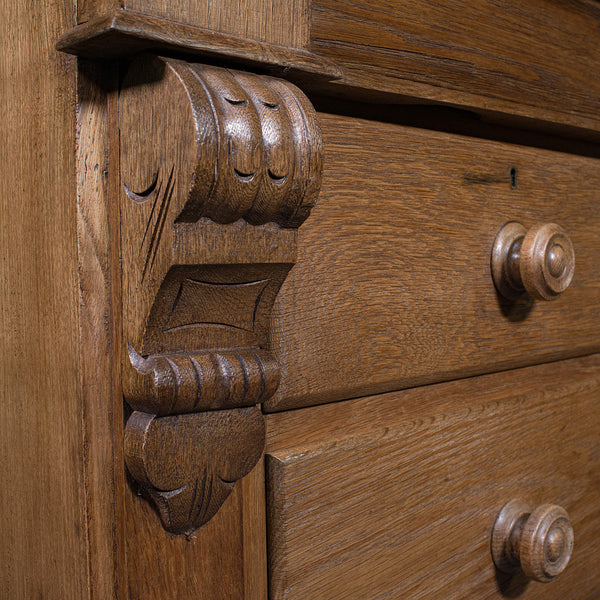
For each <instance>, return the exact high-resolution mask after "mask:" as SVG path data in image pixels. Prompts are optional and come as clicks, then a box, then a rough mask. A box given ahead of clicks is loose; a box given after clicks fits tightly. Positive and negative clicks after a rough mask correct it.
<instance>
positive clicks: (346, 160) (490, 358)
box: [264, 114, 600, 411]
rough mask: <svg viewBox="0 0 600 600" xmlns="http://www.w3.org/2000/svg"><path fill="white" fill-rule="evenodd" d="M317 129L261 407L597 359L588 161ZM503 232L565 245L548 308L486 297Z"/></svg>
mask: <svg viewBox="0 0 600 600" xmlns="http://www.w3.org/2000/svg"><path fill="white" fill-rule="evenodd" d="M320 117H321V118H320V121H321V126H322V130H323V140H324V148H325V157H324V162H325V171H324V174H323V185H322V188H321V194H320V198H319V202H318V204H317V206H316V207H315V208H314V209H313V211H312V213H311V216H310V218H309V219H308V220H307V221H306V223H305V224H304V225H303V227H302V228H301V229H300V230H299V233H298V235H299V238H298V248H299V250H298V252H299V255H298V261H297V264H296V265H295V266H294V268H293V269H292V271H291V272H290V275H289V276H288V278H287V279H286V282H285V283H284V285H283V286H282V289H281V291H280V293H279V295H278V297H277V300H276V302H275V305H274V309H273V317H272V319H273V324H272V327H271V330H270V332H271V333H270V335H271V349H272V351H273V353H274V354H275V356H276V358H277V360H278V362H279V364H280V367H281V383H280V386H279V389H278V391H277V392H276V394H275V395H274V396H273V398H271V399H270V400H269V401H267V402H266V403H265V405H264V407H265V408H266V410H268V411H273V410H282V409H287V408H292V407H298V406H306V405H310V404H317V403H321V402H328V401H334V400H341V399H345V398H349V397H358V396H361V395H368V394H374V393H380V392H386V391H391V390H394V389H399V388H402V387H409V386H413V385H421V384H425V383H430V382H433V381H440V380H449V379H453V378H456V377H461V376H467V375H474V374H478V373H484V372H491V371H497V370H501V369H508V368H513V367H516V366H523V365H528V364H535V363H538V362H541V361H548V360H556V359H558V358H561V357H567V356H575V355H581V354H585V353H590V352H593V351H597V350H598V349H600V321H599V320H598V316H597V302H598V297H599V295H600V271H599V270H598V268H597V265H598V264H599V262H600V235H599V233H600V208H599V206H600V205H599V204H598V198H599V192H598V190H599V189H600V172H599V171H598V164H597V161H596V160H595V159H591V158H584V157H578V156H574V155H569V154H562V153H559V152H550V151H545V150H538V149H534V148H526V147H521V146H517V145H509V144H503V143H495V142H490V141H484V140H475V139H472V138H467V137H461V136H458V135H450V134H445V133H436V132H429V131H425V130H420V129H416V128H410V127H402V126H398V125H394V124H390V123H383V122H377V121H367V120H361V119H353V118H350V117H337V116H334V115H326V114H321V115H320ZM511 169H514V170H513V171H511ZM511 173H512V175H511ZM511 220H516V221H520V222H521V223H523V224H524V225H525V227H527V228H529V227H531V226H533V225H534V224H536V223H539V222H554V223H558V224H559V225H560V226H561V227H562V228H563V229H564V230H565V231H566V232H567V234H568V235H569V236H570V237H571V240H572V242H573V245H574V248H575V256H576V261H575V264H576V267H575V275H574V278H573V280H572V282H571V284H570V286H569V288H568V289H567V291H565V292H564V294H563V295H562V296H561V297H560V298H558V299H557V300H555V301H553V302H534V301H533V300H531V299H528V298H527V296H525V297H522V298H520V299H518V300H516V301H505V300H503V299H501V298H500V297H499V295H498V294H497V293H496V290H495V287H494V283H493V280H492V276H491V272H490V255H491V250H492V245H493V242H494V238H495V236H496V233H497V232H498V230H499V229H500V228H501V227H502V226H503V225H504V224H505V223H506V222H507V221H511Z"/></svg>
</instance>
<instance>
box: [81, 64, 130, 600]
mask: <svg viewBox="0 0 600 600" xmlns="http://www.w3.org/2000/svg"><path fill="white" fill-rule="evenodd" d="M116 75H117V73H116V71H115V70H114V69H113V68H111V66H108V65H97V64H94V63H92V62H91V61H86V60H85V59H82V60H80V61H79V64H78V69H77V144H76V148H73V149H72V151H74V150H76V159H77V163H76V164H77V246H78V248H77V249H78V264H77V272H78V276H79V282H78V283H79V286H78V293H79V348H78V352H79V357H80V364H81V367H80V378H81V402H82V413H83V414H82V416H83V424H84V431H83V435H84V438H83V442H82V443H83V445H84V448H85V454H84V458H85V462H84V466H85V470H84V472H85V483H84V490H85V507H86V514H87V537H88V544H89V559H88V562H89V580H88V586H89V593H90V595H91V597H92V598H112V597H115V598H120V596H119V595H118V582H119V581H120V582H123V581H124V579H125V577H124V574H125V569H124V561H123V559H124V556H125V552H124V535H123V531H122V523H123V518H122V508H123V493H124V490H125V486H124V477H123V476H122V471H123V467H122V465H123V450H122V444H121V443H120V440H121V438H122V435H123V434H122V430H123V415H122V412H123V399H122V392H121V388H120V381H119V377H118V375H117V374H118V373H119V370H120V364H119V355H118V352H115V349H118V348H119V347H120V338H119V337H118V332H119V331H120V325H119V313H118V311H116V310H115V309H114V307H116V306H119V304H120V302H119V291H120V273H119V271H118V261H117V257H118V254H119V252H118V230H117V231H114V230H112V231H111V228H110V227H109V225H110V224H111V222H113V223H114V222H115V221H117V219H116V218H115V215H113V214H111V213H112V212H114V209H115V206H114V204H116V203H114V202H113V203H111V202H110V200H111V197H112V198H113V199H114V198H115V196H114V194H112V196H111V194H110V192H109V178H108V173H109V171H110V169H111V164H110V159H109V156H110V153H109V148H110V143H109V138H108V135H109V126H108V113H109V110H108V103H109V97H113V98H114V95H115V93H114V88H115V87H116V82H115V79H116ZM111 236H112V239H111ZM115 282H116V283H115Z"/></svg>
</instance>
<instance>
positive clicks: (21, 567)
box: [0, 0, 90, 600]
mask: <svg viewBox="0 0 600 600" xmlns="http://www.w3.org/2000/svg"><path fill="white" fill-rule="evenodd" d="M0 6H1V9H0V11H1V12H2V22H1V23H0V50H1V55H0V94H1V96H2V118H1V119H0V134H1V137H2V144H1V146H0V177H1V180H2V189H1V192H0V212H1V215H2V217H1V226H0V245H1V249H2V251H1V253H0V399H1V403H2V414H1V416H0V561H1V564H2V567H1V568H0V596H2V597H3V598H7V599H8V598H10V599H11V600H13V599H14V600H21V599H23V600H24V599H26V598H42V597H43V598H44V599H45V600H65V599H67V598H68V599H69V600H71V599H73V600H75V599H77V600H81V599H87V598H89V597H90V596H89V591H88V577H89V571H88V561H89V559H90V554H89V553H88V541H87V529H88V523H87V516H86V505H85V502H86V497H85V492H84V489H85V488H84V486H85V480H86V475H85V455H84V447H83V444H82V441H83V439H84V424H83V413H82V389H81V380H80V377H79V375H80V371H79V368H80V360H81V359H80V357H79V343H78V337H79V331H78V330H79V323H78V290H77V287H78V286H77V180H76V175H75V173H76V157H75V141H76V118H77V115H76V110H75V100H76V61H75V60H74V59H73V58H72V57H67V56H66V55H61V54H59V53H56V51H55V50H54V42H55V40H56V39H57V37H58V35H60V33H61V32H63V31H65V29H68V28H69V27H72V26H73V24H74V22H75V5H74V3H73V2H69V1H64V2H58V3H36V4H32V3H30V2H25V1H22V0H17V1H12V0H4V1H3V2H1V3H0Z"/></svg>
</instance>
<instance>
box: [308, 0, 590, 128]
mask: <svg viewBox="0 0 600 600" xmlns="http://www.w3.org/2000/svg"><path fill="white" fill-rule="evenodd" d="M599 18H600V6H599V5H598V3H597V2H593V1H585V0H583V1H575V0H570V1H568V2H564V1H558V0H533V1H530V2H526V3H524V2H519V1H518V0H471V1H469V2H455V1H454V0H443V1H441V2H435V3H432V2H426V1H423V0H409V1H407V2H402V3H398V2H396V1H394V0H376V1H374V2H355V1H353V0H314V2H313V3H312V21H311V23H312V24H311V49H312V50H313V52H315V53H316V54H320V55H322V56H325V57H327V58H330V59H331V60H333V61H334V62H336V63H338V64H339V65H340V66H341V67H342V68H343V70H344V78H343V80H342V81H341V82H340V83H341V84H342V85H343V86H344V87H345V88H347V91H348V92H351V91H352V90H354V91H358V90H360V89H362V90H365V89H368V90H373V91H380V92H390V93H392V94H396V95H399V96H404V97H412V98H421V99H423V100H426V101H427V100H429V101H435V102H438V101H439V102H444V103H449V104H454V105H462V106H465V107H472V108H475V109H477V110H491V111H498V112H500V113H507V114H514V115H519V116H522V117H530V118H535V119H540V120H543V121H546V122H548V123H562V124H565V125H566V124H568V125H572V126H577V127H584V128H589V129H593V130H595V131H598V129H599V128H600V121H599V120H598V107H599V104H598V98H599V96H600V94H599V92H600V78H599V77H598V61H599V60H600V51H599V48H600V35H599V30H598V19H599ZM413 102H414V100H413Z"/></svg>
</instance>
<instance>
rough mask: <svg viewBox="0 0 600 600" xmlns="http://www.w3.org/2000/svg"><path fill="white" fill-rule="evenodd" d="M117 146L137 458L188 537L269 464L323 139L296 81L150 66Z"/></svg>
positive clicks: (150, 61) (123, 99)
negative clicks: (269, 417) (274, 404)
mask: <svg viewBox="0 0 600 600" xmlns="http://www.w3.org/2000/svg"><path fill="white" fill-rule="evenodd" d="M119 138H120V179H121V188H122V193H121V199H120V211H121V247H122V272H123V330H124V343H125V345H126V347H125V348H124V351H123V355H124V364H123V390H124V397H125V401H126V402H127V404H128V405H129V406H130V408H131V409H132V410H133V413H132V414H131V416H130V417H129V419H128V422H127V425H126V429H125V459H126V464H127V468H128V471H129V473H130V474H131V475H132V477H133V478H134V479H135V480H136V481H137V482H138V483H139V484H140V486H141V489H142V491H143V492H144V494H145V495H146V496H147V497H148V498H149V499H151V500H152V501H153V502H154V504H155V506H156V508H157V510H158V513H159V515H160V518H161V520H162V522H163V525H164V527H165V528H166V529H167V530H168V531H170V532H172V533H189V532H191V531H193V530H194V529H196V528H197V527H199V526H201V525H202V524H203V523H205V522H206V521H207V520H208V519H210V518H211V517H212V516H213V515H214V514H215V513H216V511H217V510H218V509H219V507H220V506H221V504H222V503H223V502H224V501H225V499H226V498H227V496H228V495H229V493H230V492H231V490H232V488H233V485H234V484H235V481H236V480H238V479H239V478H241V477H243V476H244V475H245V474H247V473H248V472H249V471H250V470H251V469H252V467H253V466H254V465H255V464H256V462H257V461H258V460H259V458H260V456H261V454H262V450H263V446H264V423H263V418H262V414H261V412H260V409H259V408H258V407H257V406H258V405H259V404H261V403H262V402H263V401H264V400H266V399H268V398H269V397H271V396H272V395H273V394H274V393H275V391H276V389H277V386H278V384H279V367H278V364H277V361H276V360H275V358H274V357H273V356H272V354H271V353H270V352H269V350H268V347H267V334H268V327H269V319H270V313H271V309H272V306H273V302H274V301H275V297H276V295H277V293H278V291H279V289H280V288H281V286H282V284H283V282H284V280H285V277H286V276H287V274H288V272H289V270H290V269H291V267H292V266H293V264H294V261H295V255H296V229H297V228H298V227H299V226H300V225H301V223H302V222H303V221H304V220H305V219H306V218H307V217H308V215H309V213H310V210H311V208H312V207H313V206H314V204H315V202H316V199H317V196H318V192H319V188H320V183H321V171H322V143H321V135H320V130H319V126H318V123H317V118H316V113H315V111H314V109H313V107H312V106H311V104H310V102H309V101H308V99H307V98H306V97H305V96H304V94H302V92H301V91H300V90H298V89H297V88H296V87H295V86H293V85H292V84H290V83H288V82H286V81H283V80H279V79H275V78H272V77H266V76H259V75H252V74H249V73H242V72H236V71H231V70H228V69H224V68H219V67H212V66H204V65H198V64H191V63H186V62H183V61H180V60H174V59H163V58H156V57H141V58H140V59H137V60H136V61H134V62H133V63H132V64H131V65H130V67H129V69H128V73H127V75H126V77H125V78H124V80H123V84H122V87H121V90H120V93H119Z"/></svg>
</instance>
